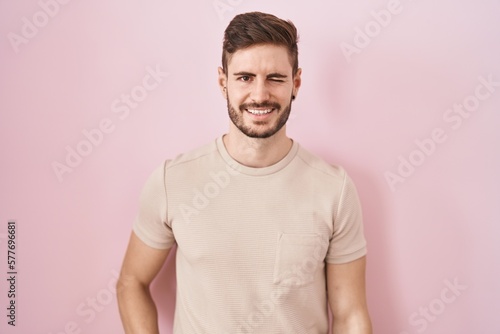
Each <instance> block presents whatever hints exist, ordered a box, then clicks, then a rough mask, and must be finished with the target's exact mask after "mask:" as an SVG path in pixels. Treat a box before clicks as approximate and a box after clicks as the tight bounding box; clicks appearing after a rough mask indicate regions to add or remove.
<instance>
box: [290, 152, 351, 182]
mask: <svg viewBox="0 0 500 334" xmlns="http://www.w3.org/2000/svg"><path fill="white" fill-rule="evenodd" d="M300 150H301V151H302V149H300ZM297 156H298V157H299V159H300V160H302V162H304V163H305V164H306V165H307V166H309V167H310V168H312V169H314V170H316V171H318V172H321V173H323V174H325V175H327V176H328V177H329V178H335V175H334V174H332V173H330V172H328V171H325V170H323V169H321V168H318V167H315V166H313V165H311V164H310V163H309V162H308V161H307V160H306V159H304V158H303V157H302V156H301V155H300V154H297ZM322 161H323V162H325V163H326V164H327V165H328V166H331V167H333V166H332V165H331V164H329V163H328V162H326V161H324V160H322ZM337 167H339V168H340V169H341V170H343V171H344V168H343V167H341V166H337ZM344 175H345V171H344Z"/></svg>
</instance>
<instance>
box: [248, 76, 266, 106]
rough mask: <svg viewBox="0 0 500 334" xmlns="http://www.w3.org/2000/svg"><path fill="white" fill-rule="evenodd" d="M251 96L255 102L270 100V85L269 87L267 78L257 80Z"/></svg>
mask: <svg viewBox="0 0 500 334" xmlns="http://www.w3.org/2000/svg"><path fill="white" fill-rule="evenodd" d="M250 98H251V99H252V101H253V102H255V103H261V102H264V101H268V100H269V87H267V83H266V80H259V79H257V80H255V82H254V85H253V87H252V92H251V96H250Z"/></svg>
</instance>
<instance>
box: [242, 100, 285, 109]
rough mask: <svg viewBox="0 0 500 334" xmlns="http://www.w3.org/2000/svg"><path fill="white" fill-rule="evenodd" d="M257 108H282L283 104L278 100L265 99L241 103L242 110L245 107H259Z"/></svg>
mask: <svg viewBox="0 0 500 334" xmlns="http://www.w3.org/2000/svg"><path fill="white" fill-rule="evenodd" d="M257 108H267V109H277V110H280V109H281V105H280V104H279V103H276V102H271V101H264V102H261V103H243V104H241V105H240V111H244V110H245V109H257Z"/></svg>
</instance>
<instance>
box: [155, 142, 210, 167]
mask: <svg viewBox="0 0 500 334" xmlns="http://www.w3.org/2000/svg"><path fill="white" fill-rule="evenodd" d="M216 152H217V146H216V144H215V140H214V141H213V142H210V143H208V144H205V145H203V146H201V147H198V148H195V149H193V150H191V151H188V152H185V153H182V154H179V155H178V156H176V157H175V158H173V159H169V160H167V161H166V163H165V169H172V168H175V167H182V166H184V165H186V164H192V163H197V162H198V161H199V160H200V159H204V158H206V157H209V156H212V155H214V153H216Z"/></svg>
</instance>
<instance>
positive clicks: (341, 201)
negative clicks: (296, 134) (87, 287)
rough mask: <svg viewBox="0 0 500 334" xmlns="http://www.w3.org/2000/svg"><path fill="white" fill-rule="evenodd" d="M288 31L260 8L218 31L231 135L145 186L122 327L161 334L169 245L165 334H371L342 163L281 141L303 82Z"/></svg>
mask: <svg viewBox="0 0 500 334" xmlns="http://www.w3.org/2000/svg"><path fill="white" fill-rule="evenodd" d="M297 55H298V49H297V31H296V28H295V26H294V25H293V24H292V23H291V22H289V21H288V22H287V21H284V20H281V19H279V18H277V17H275V16H273V15H269V14H264V13H258V12H254V13H246V14H241V15H238V16H236V17H235V18H234V19H233V20H232V21H231V22H230V24H229V26H228V27H227V29H226V31H225V34H224V43H223V56H222V67H221V68H219V78H218V82H219V85H220V89H221V92H222V96H223V97H224V98H225V99H226V100H227V107H228V113H229V117H230V119H231V122H230V126H229V131H228V133H227V134H225V135H224V136H221V137H220V138H217V140H215V141H214V142H213V143H210V144H209V145H207V146H204V147H202V148H199V149H197V150H194V151H192V152H189V153H187V154H184V155H181V156H179V157H177V158H175V159H173V160H168V161H166V162H165V164H163V165H162V166H161V167H159V168H158V169H157V170H155V171H154V172H153V173H152V175H151V176H150V178H149V179H148V181H147V182H146V185H145V186H144V189H143V192H142V195H141V200H140V210H139V213H138V217H137V219H136V221H135V224H134V227H133V233H132V236H131V239H130V243H129V246H128V249H127V252H126V255H125V259H124V262H123V268H122V271H121V276H120V280H119V284H118V302H119V308H120V314H121V318H122V322H123V324H124V328H125V331H126V333H137V334H139V333H140V334H146V333H158V325H157V312H156V308H155V304H154V302H153V299H152V297H151V294H150V292H149V285H150V283H151V281H152V280H153V279H154V277H155V276H156V274H157V273H158V271H159V270H160V268H161V267H162V264H163V263H164V261H165V259H166V258H167V255H168V253H169V250H170V249H171V247H172V246H173V245H174V244H176V245H177V254H176V275H177V296H176V307H175V319H174V333H176V334H179V333H182V334H191V333H193V334H194V333H199V334H202V333H203V334H209V333H213V334H237V333H262V334H275V333H281V334H290V333H308V334H326V333H328V313H327V305H328V304H329V305H330V307H331V310H332V313H333V325H332V328H333V333H335V334H354V333H356V334H369V333H371V324H370V319H369V315H368V310H367V305H366V299H365V255H366V242H365V238H364V236H363V226H362V221H361V209H360V206H359V201H358V197H357V194H356V189H355V187H354V185H353V183H352V181H351V180H350V179H349V177H348V176H347V175H346V173H345V171H344V170H343V169H342V168H341V167H337V166H332V165H329V164H327V163H325V162H324V161H323V160H321V159H319V158H317V157H316V156H314V155H312V154H311V153H308V152H307V151H306V150H304V149H303V148H301V147H300V146H299V144H298V143H297V142H295V141H293V140H291V139H290V138H288V137H287V135H286V121H287V119H288V116H289V114H290V110H291V104H292V101H293V100H294V99H295V97H296V96H297V94H298V91H299V88H300V84H301V72H302V71H301V69H300V68H299V67H298V57H297Z"/></svg>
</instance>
